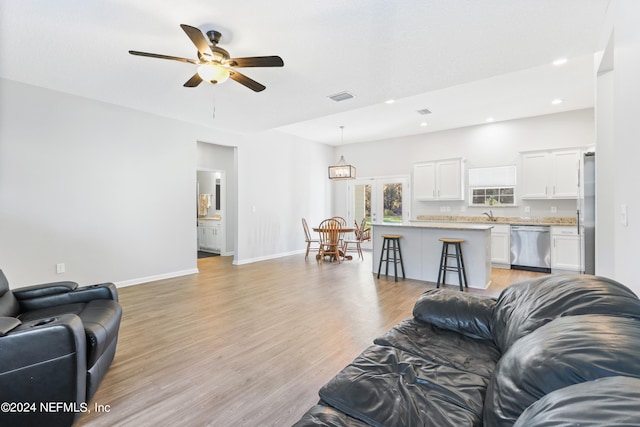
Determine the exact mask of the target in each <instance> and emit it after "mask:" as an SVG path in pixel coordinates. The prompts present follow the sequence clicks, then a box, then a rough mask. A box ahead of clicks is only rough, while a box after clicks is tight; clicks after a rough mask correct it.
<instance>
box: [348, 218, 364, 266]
mask: <svg viewBox="0 0 640 427" xmlns="http://www.w3.org/2000/svg"><path fill="white" fill-rule="evenodd" d="M353 224H354V226H355V231H354V232H353V234H354V236H355V238H353V239H344V243H343V245H342V252H343V253H344V254H346V253H347V251H349V250H350V249H349V245H355V250H356V251H357V252H358V256H359V257H360V258H362V259H363V260H364V256H363V255H362V242H366V241H368V240H371V234H370V229H369V228H366V226H367V222H366V218H363V219H362V223H361V225H358V222H357V221H353Z"/></svg>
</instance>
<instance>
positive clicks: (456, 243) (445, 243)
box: [436, 237, 469, 291]
mask: <svg viewBox="0 0 640 427" xmlns="http://www.w3.org/2000/svg"><path fill="white" fill-rule="evenodd" d="M438 240H440V241H441V242H442V255H441V256H440V271H438V283H437V284H436V287H437V288H439V287H440V283H442V284H444V282H446V280H447V271H457V272H458V283H459V284H460V290H461V291H463V290H464V288H463V284H464V287H465V288H468V287H469V286H468V285H467V273H466V272H465V271H464V260H463V259H462V247H461V246H460V244H461V243H462V242H464V240H463V239H447V238H444V237H442V238H440V239H438ZM449 246H453V247H454V248H455V253H449ZM449 258H454V259H455V261H456V265H455V266H450V265H449ZM463 278H464V281H463V280H462V279H463Z"/></svg>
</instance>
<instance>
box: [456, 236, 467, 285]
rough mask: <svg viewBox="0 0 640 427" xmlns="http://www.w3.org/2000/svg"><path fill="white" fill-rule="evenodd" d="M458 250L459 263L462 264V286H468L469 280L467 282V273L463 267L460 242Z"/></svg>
mask: <svg viewBox="0 0 640 427" xmlns="http://www.w3.org/2000/svg"><path fill="white" fill-rule="evenodd" d="M458 250H459V251H460V265H461V266H462V277H463V278H464V287H465V288H468V287H469V282H467V273H466V271H465V268H464V259H463V258H462V247H461V246H460V243H458Z"/></svg>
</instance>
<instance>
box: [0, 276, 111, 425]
mask: <svg viewBox="0 0 640 427" xmlns="http://www.w3.org/2000/svg"><path fill="white" fill-rule="evenodd" d="M121 318H122V308H121V307H120V304H119V303H118V293H117V290H116V287H115V286H114V285H113V284H112V283H103V284H98V285H92V286H87V287H78V284H77V283H75V282H55V283H47V284H42V285H35V286H30V287H25V288H19V289H16V290H13V291H12V290H10V289H9V283H8V282H7V278H6V277H5V275H4V273H3V272H2V270H0V405H2V408H0V425H1V426H47V427H51V426H70V425H72V424H73V422H74V421H75V420H76V419H77V418H78V417H79V416H80V415H81V414H82V413H83V412H85V411H87V410H89V409H90V408H89V407H88V403H89V401H90V400H91V398H92V397H93V395H94V393H95V392H96V390H97V388H98V385H99V384H100V382H101V381H102V379H103V378H104V376H105V374H106V373H107V370H108V369H109V366H110V365H111V362H112V360H113V357H114V355H115V352H116V344H117V341H118V330H119V328H120V319H121Z"/></svg>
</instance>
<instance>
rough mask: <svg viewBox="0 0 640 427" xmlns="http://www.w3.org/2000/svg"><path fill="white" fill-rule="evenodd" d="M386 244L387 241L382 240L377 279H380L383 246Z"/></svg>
mask: <svg viewBox="0 0 640 427" xmlns="http://www.w3.org/2000/svg"><path fill="white" fill-rule="evenodd" d="M386 243H387V240H386V239H384V240H383V241H382V249H380V262H378V279H379V278H380V269H381V268H382V256H383V255H384V246H385V244H386Z"/></svg>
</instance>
